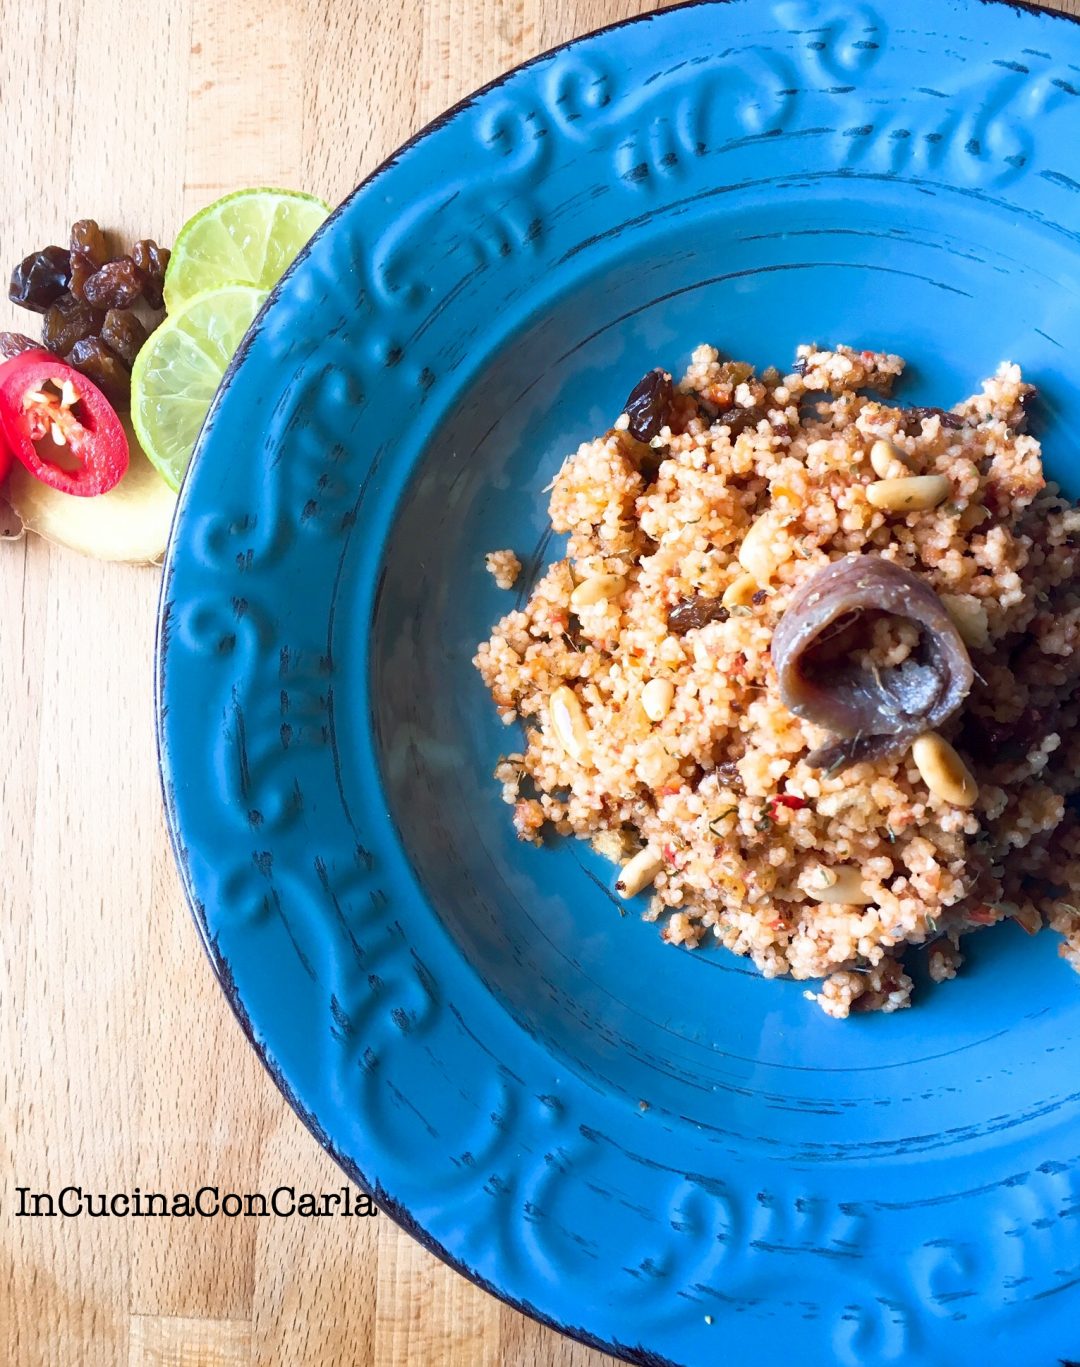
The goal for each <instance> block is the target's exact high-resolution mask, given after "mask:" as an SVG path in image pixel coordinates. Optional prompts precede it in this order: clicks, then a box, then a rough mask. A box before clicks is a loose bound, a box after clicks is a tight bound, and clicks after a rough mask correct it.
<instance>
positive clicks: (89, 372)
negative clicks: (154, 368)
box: [65, 337, 131, 403]
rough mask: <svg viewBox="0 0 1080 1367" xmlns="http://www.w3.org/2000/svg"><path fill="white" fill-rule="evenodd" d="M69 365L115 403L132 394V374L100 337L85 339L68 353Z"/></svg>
mask: <svg viewBox="0 0 1080 1367" xmlns="http://www.w3.org/2000/svg"><path fill="white" fill-rule="evenodd" d="M65 359H66V360H67V363H68V365H73V366H74V367H75V369H76V370H81V371H82V373H83V374H84V375H85V376H86V377H87V379H89V380H93V382H94V383H95V384H96V385H97V387H98V388H99V389H100V390H101V392H102V393H103V394H104V395H105V397H106V398H107V399H109V400H111V402H113V403H121V402H123V401H124V400H125V399H127V397H128V395H129V394H130V393H131V373H130V371H128V369H127V368H126V366H125V365H124V363H123V361H121V360H120V359H119V357H117V356H114V355H113V353H112V352H111V351H110V350H109V348H108V347H107V346H106V345H105V343H104V342H103V341H102V340H101V338H100V337H84V338H83V340H82V341H81V342H76V343H75V345H74V346H73V347H72V348H71V350H70V351H69V352H68V354H67V356H66V358H65Z"/></svg>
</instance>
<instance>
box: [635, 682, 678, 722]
mask: <svg viewBox="0 0 1080 1367" xmlns="http://www.w3.org/2000/svg"><path fill="white" fill-rule="evenodd" d="M674 697H675V685H674V684H673V683H672V682H671V680H670V679H650V680H649V682H648V683H647V684H646V685H645V687H644V688H643V689H642V690H641V707H642V711H643V712H644V713H645V715H646V716H647V717H648V719H649V720H650V721H663V720H664V718H665V717H666V716H667V714H668V711H669V710H670V708H671V702H672V699H673V698H674Z"/></svg>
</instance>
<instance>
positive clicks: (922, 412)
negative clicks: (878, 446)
mask: <svg viewBox="0 0 1080 1367" xmlns="http://www.w3.org/2000/svg"><path fill="white" fill-rule="evenodd" d="M923 418H940V419H941V425H942V427H949V428H952V429H953V430H954V431H955V430H956V429H958V428H960V427H963V425H964V420H963V418H962V417H960V415H959V414H958V413H949V412H947V411H946V410H945V409H944V408H902V409H901V410H900V427H901V430H902V431H903V432H905V433H906V435H907V436H909V437H917V436H918V435H919V433H920V431H921V430H922V422H923Z"/></svg>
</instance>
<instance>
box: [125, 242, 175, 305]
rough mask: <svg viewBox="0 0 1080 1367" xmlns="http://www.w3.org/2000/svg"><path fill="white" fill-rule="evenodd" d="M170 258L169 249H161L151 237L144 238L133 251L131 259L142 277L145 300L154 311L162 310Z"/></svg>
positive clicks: (136, 244)
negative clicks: (166, 271)
mask: <svg viewBox="0 0 1080 1367" xmlns="http://www.w3.org/2000/svg"><path fill="white" fill-rule="evenodd" d="M169 256H170V252H169V249H168V247H159V246H158V244H157V243H156V242H155V241H154V240H153V238H150V237H144V238H142V239H141V240H140V241H138V242H136V243H135V245H134V247H132V249H131V259H132V260H133V261H134V262H135V267H136V269H137V270H138V272H139V274H140V276H142V282H143V298H144V299H145V300H146V302H147V303H148V304H149V305H150V307H151V308H153V309H159V308H161V306H162V304H163V302H164V299H163V297H162V293H161V291H162V287H163V285H164V284H165V267H166V266H167V265H168V264H169Z"/></svg>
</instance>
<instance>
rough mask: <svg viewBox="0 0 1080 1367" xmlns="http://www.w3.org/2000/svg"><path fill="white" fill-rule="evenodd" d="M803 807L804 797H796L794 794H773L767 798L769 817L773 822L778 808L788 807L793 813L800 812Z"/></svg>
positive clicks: (804, 804)
mask: <svg viewBox="0 0 1080 1367" xmlns="http://www.w3.org/2000/svg"><path fill="white" fill-rule="evenodd" d="M805 806H806V798H805V797H797V796H796V795H795V794H794V793H773V795H772V797H770V798H769V815H770V816H771V817H772V819H773V820H774V821H775V820H776V811H777V808H778V807H790V808H791V810H792V811H793V812H801V811H802V809H803V808H804V807H805Z"/></svg>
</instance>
